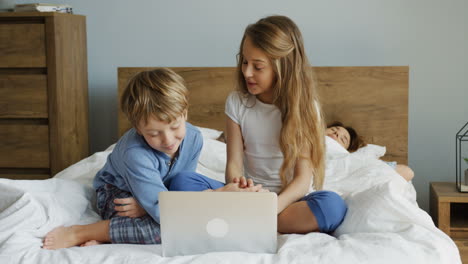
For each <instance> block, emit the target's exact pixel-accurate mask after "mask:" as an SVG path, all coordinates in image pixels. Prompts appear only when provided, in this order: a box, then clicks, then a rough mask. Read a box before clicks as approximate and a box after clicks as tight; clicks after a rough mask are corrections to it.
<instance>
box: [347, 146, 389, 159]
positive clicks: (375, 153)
mask: <svg viewBox="0 0 468 264" xmlns="http://www.w3.org/2000/svg"><path fill="white" fill-rule="evenodd" d="M386 150H387V149H386V148H385V147H383V146H379V145H374V144H367V146H365V147H362V148H359V149H358V150H356V151H355V152H354V153H356V154H362V155H366V156H372V157H375V158H377V159H378V158H380V157H382V156H383V155H385V152H386Z"/></svg>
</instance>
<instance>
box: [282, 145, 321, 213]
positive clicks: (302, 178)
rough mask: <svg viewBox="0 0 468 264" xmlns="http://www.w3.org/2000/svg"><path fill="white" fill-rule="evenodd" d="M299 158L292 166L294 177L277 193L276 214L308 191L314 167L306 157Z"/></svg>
mask: <svg viewBox="0 0 468 264" xmlns="http://www.w3.org/2000/svg"><path fill="white" fill-rule="evenodd" d="M303 153H304V152H303ZM308 155H310V154H307V155H306V156H305V157H304V156H303V157H304V158H299V159H298V160H297V162H296V166H295V167H294V178H293V180H292V181H291V182H290V183H289V184H288V186H286V188H285V189H284V190H283V191H282V192H281V193H280V194H279V195H278V214H279V213H281V212H282V211H283V210H284V209H285V208H286V207H288V206H289V205H290V204H292V203H294V202H296V201H297V200H299V199H301V198H302V197H304V195H305V194H306V193H307V192H308V191H309V187H310V183H311V181H312V177H313V171H314V168H313V166H312V161H311V160H310V158H307V157H308Z"/></svg>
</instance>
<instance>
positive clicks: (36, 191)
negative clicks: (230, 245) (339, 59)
mask: <svg viewBox="0 0 468 264" xmlns="http://www.w3.org/2000/svg"><path fill="white" fill-rule="evenodd" d="M211 132H213V131H211ZM203 134H204V138H205V144H204V147H203V150H202V154H201V156H200V161H199V166H198V168H197V170H198V171H199V172H200V173H203V174H205V175H207V176H210V177H212V178H215V179H218V180H221V181H222V180H223V178H224V165H225V162H226V154H225V145H224V144H223V143H221V142H218V141H215V140H214V138H215V137H217V136H216V133H211V134H210V133H207V131H203ZM218 135H219V134H218ZM112 147H113V146H111V147H110V148H109V149H107V150H106V151H103V152H98V153H95V154H94V155H92V156H90V157H88V158H86V159H84V160H82V161H80V162H78V163H76V164H74V165H72V166H71V167H69V168H67V169H66V170H64V171H62V172H61V173H59V174H57V175H56V176H55V177H54V178H52V179H48V180H37V181H29V180H8V179H0V263H147V262H151V263H389V264H390V263H391V264H394V263H438V264H439V263H447V264H456V263H461V260H460V255H459V252H458V249H457V247H456V245H455V244H454V242H453V241H452V240H451V239H450V238H449V237H448V236H447V235H445V234H444V233H443V232H441V231H440V230H439V229H437V228H436V227H435V226H434V224H433V222H432V220H431V218H430V217H429V215H428V214H427V213H426V212H424V211H423V210H421V209H420V208H419V207H418V205H417V203H416V193H415V191H414V188H413V186H412V184H411V183H407V182H406V181H405V180H403V179H402V178H401V177H400V176H399V175H398V174H396V173H395V172H394V171H393V169H391V168H390V167H389V166H388V165H386V164H385V163H384V162H382V161H380V160H378V157H379V156H382V155H383V153H384V152H385V149H384V148H382V147H378V146H370V147H369V148H366V149H363V150H362V151H359V152H357V153H353V154H349V153H347V152H346V151H343V149H340V148H339V147H338V146H337V145H336V144H334V143H333V140H332V141H330V140H328V139H327V171H326V175H327V176H326V181H325V186H324V188H325V189H327V190H333V191H336V192H338V193H339V194H341V195H342V196H343V197H344V198H345V200H346V203H347V204H348V207H349V208H348V213H347V215H346V217H345V220H344V221H343V223H342V225H341V226H340V227H339V228H338V229H337V230H336V232H335V233H334V235H333V236H331V235H327V234H322V233H310V234H307V235H281V236H279V237H278V239H279V241H278V242H279V243H278V253H277V254H274V255H272V254H251V253H243V252H218V253H210V254H204V255H195V256H183V257H175V258H163V257H161V246H160V245H127V244H120V245H119V244H105V245H98V246H91V247H73V248H68V249H60V250H54V251H51V250H43V249H41V244H42V239H43V237H44V236H45V234H47V232H49V231H50V230H51V229H53V228H54V227H56V226H59V225H66V226H68V225H73V224H88V223H93V222H95V221H98V220H99V219H100V218H99V216H98V215H97V213H96V212H95V208H94V204H95V201H94V199H95V195H94V190H93V189H92V188H91V182H92V179H93V177H94V175H95V174H96V172H97V171H98V170H99V169H100V168H101V167H102V166H103V165H104V163H105V161H106V157H107V155H108V154H109V153H110V152H111V151H112ZM311 191H312V189H311Z"/></svg>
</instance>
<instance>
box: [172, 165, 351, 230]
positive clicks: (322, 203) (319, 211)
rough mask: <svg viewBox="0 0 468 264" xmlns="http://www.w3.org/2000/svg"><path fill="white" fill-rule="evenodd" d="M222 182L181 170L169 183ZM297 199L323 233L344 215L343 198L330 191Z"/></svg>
mask: <svg viewBox="0 0 468 264" xmlns="http://www.w3.org/2000/svg"><path fill="white" fill-rule="evenodd" d="M223 186H224V184H223V183H222V182H219V181H217V180H213V179H211V178H208V177H206V176H203V175H201V174H198V173H195V172H181V173H178V174H177V175H176V176H174V178H173V180H172V181H171V183H170V188H169V189H170V190H171V191H204V190H206V189H213V190H214V189H218V188H221V187H223ZM299 201H306V202H307V205H308V206H309V208H310V210H311V211H312V213H313V214H314V215H315V218H316V220H317V223H318V226H319V230H320V232H323V233H331V232H333V231H334V230H335V229H336V228H337V227H338V226H339V225H340V224H341V222H343V219H344V217H345V215H346V211H347V210H348V207H347V206H346V204H345V202H344V200H343V198H341V196H339V195H338V194H336V193H334V192H331V191H317V192H313V193H310V194H308V195H306V196H304V197H303V198H302V199H300V200H299Z"/></svg>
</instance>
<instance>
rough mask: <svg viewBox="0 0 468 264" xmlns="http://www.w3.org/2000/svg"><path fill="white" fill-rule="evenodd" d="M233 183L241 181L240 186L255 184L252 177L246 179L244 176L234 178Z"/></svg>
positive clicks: (246, 186) (248, 186)
mask: <svg viewBox="0 0 468 264" xmlns="http://www.w3.org/2000/svg"><path fill="white" fill-rule="evenodd" d="M231 183H239V187H240V188H251V187H253V186H254V182H253V180H252V179H248V180H247V179H246V178H245V177H244V176H242V177H238V178H237V177H236V178H233V179H232V181H231Z"/></svg>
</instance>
